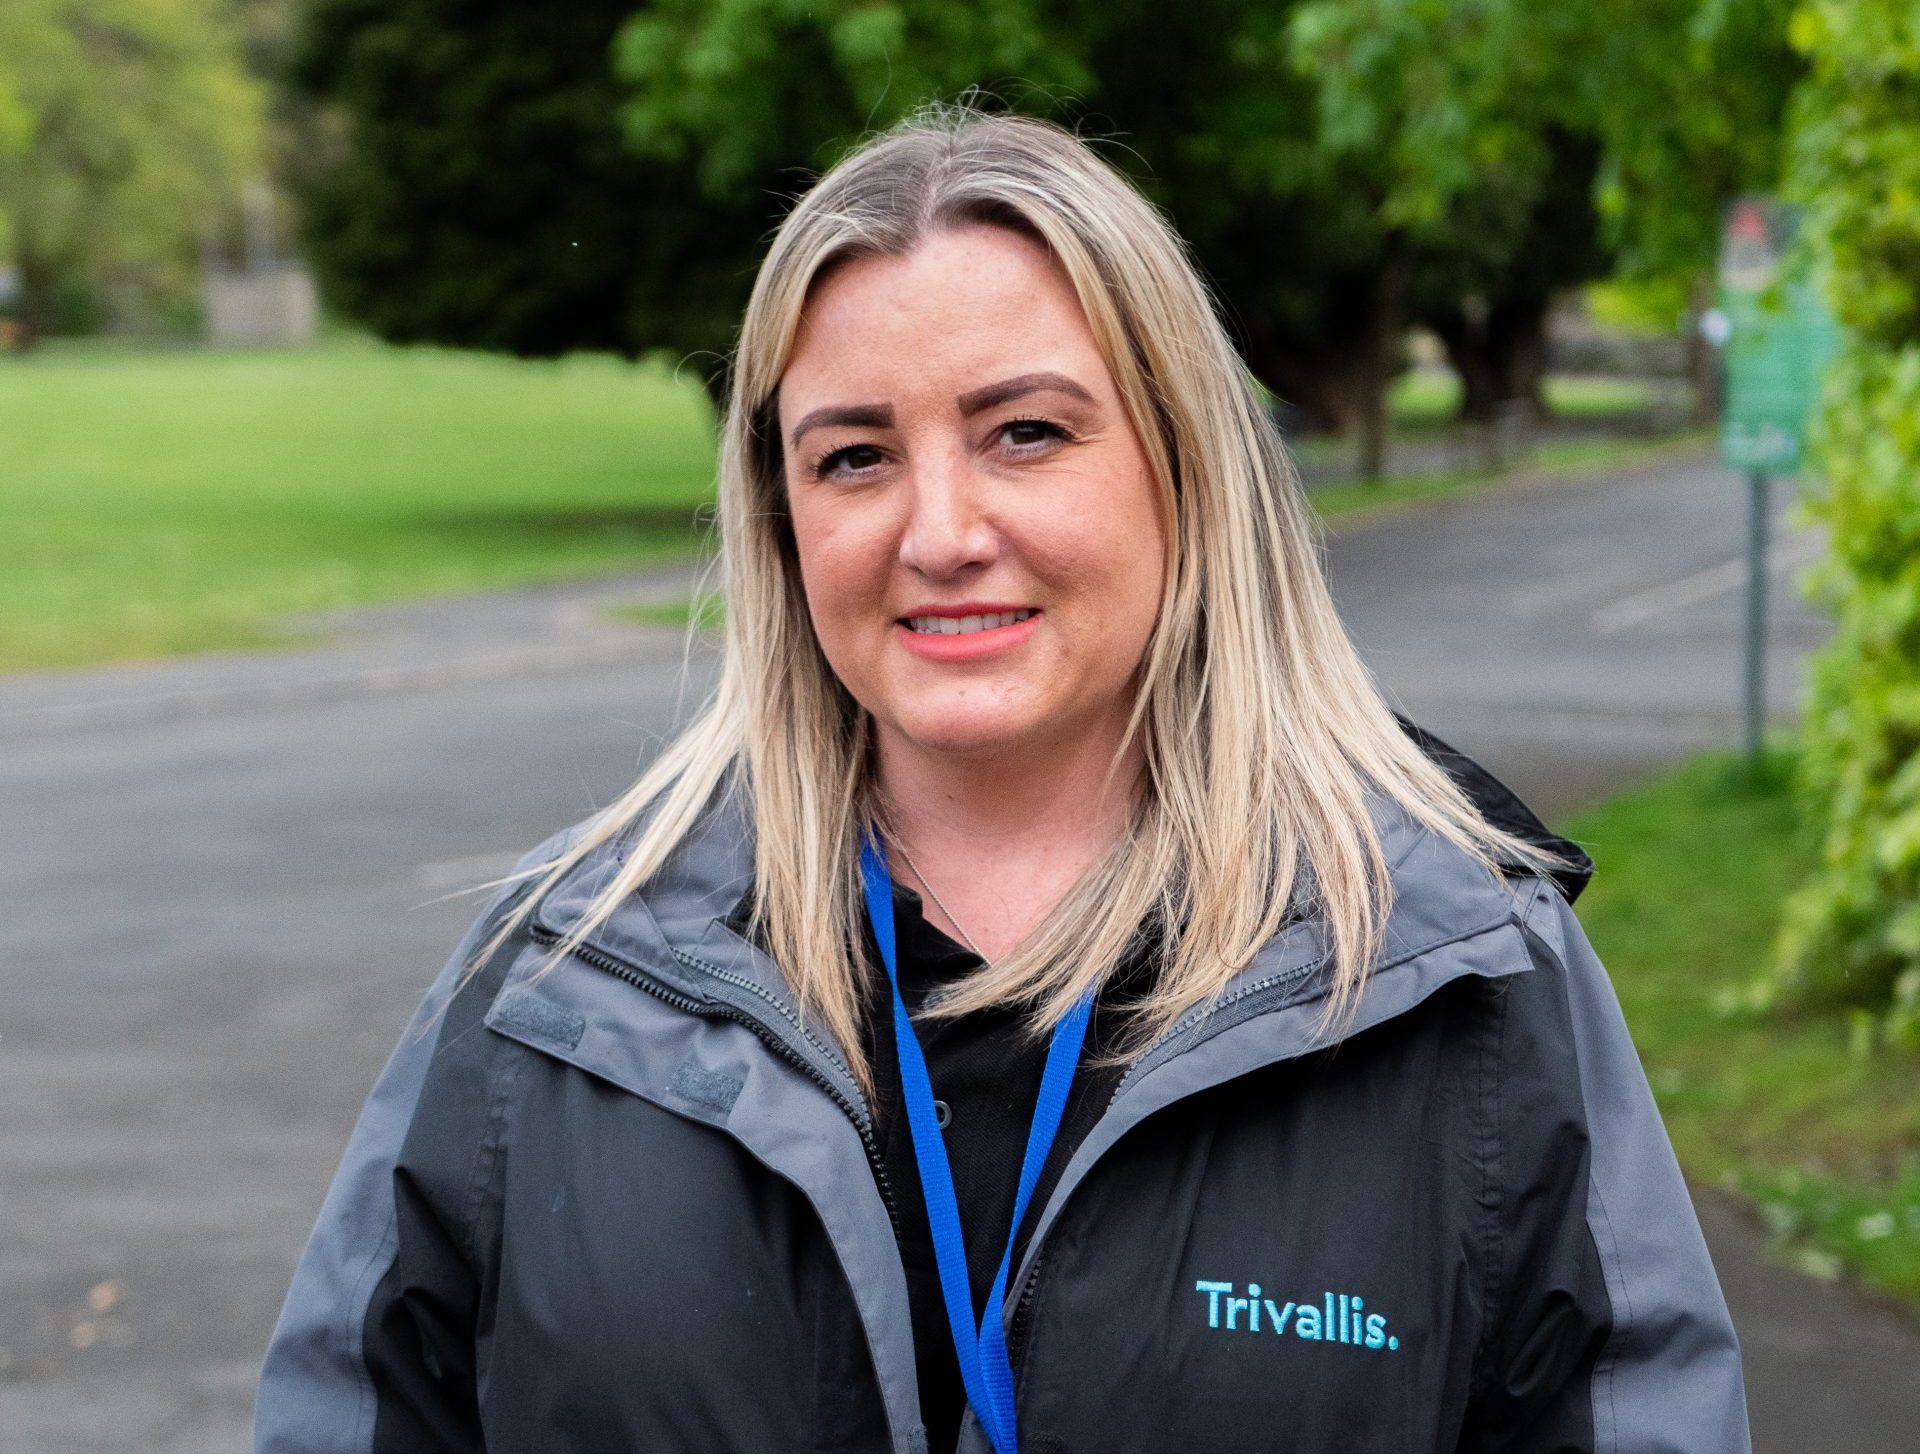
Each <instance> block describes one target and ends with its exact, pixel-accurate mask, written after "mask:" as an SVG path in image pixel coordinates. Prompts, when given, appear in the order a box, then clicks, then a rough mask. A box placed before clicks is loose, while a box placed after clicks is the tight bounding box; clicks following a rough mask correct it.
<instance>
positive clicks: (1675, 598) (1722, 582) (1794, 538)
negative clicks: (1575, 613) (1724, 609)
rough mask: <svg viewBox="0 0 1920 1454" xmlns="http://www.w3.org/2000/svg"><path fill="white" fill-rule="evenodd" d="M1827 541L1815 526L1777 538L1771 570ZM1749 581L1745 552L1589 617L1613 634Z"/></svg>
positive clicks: (1601, 631) (1801, 559) (1800, 561)
mask: <svg viewBox="0 0 1920 1454" xmlns="http://www.w3.org/2000/svg"><path fill="white" fill-rule="evenodd" d="M1824 545H1825V542H1824V541H1823V540H1822V538H1821V536H1820V534H1819V532H1817V531H1812V530H1808V531H1804V532H1802V533H1801V534H1798V535H1789V536H1787V537H1786V538H1785V539H1782V540H1778V541H1775V542H1774V545H1773V548H1772V549H1771V550H1769V551H1768V552H1767V574H1769V575H1775V574H1778V573H1779V572H1781V571H1788V570H1792V569H1794V568H1795V567H1797V566H1803V565H1805V564H1807V563H1808V562H1809V561H1811V560H1812V559H1814V557H1816V556H1817V555H1819V554H1820V552H1821V550H1822V548H1823V547H1824ZM1746 582H1747V558H1746V557H1745V556H1744V555H1742V556H1738V557H1736V558H1735V559H1733V560H1728V561H1722V562H1721V563H1720V564H1719V565H1715V566H1709V567H1707V569H1705V570H1702V571H1695V572H1694V573H1693V574H1692V575H1690V576H1682V577H1681V578H1680V579H1679V580H1677V581H1668V582H1667V583H1666V584H1665V585H1662V586H1653V587H1650V588H1649V589H1647V590H1644V591H1635V592H1634V593H1633V594H1632V595H1631V596H1622V597H1621V598H1620V599H1619V600H1617V601H1613V602H1610V603H1609V604H1607V605H1605V606H1602V607H1601V608H1600V609H1599V610H1597V611H1595V612H1594V613H1593V615H1592V616H1591V617H1590V618H1589V619H1590V621H1591V624H1592V626H1593V629H1594V632H1595V633H1596V634H1597V635H1600V636H1611V635H1612V634H1613V633H1614V632H1616V631H1624V630H1626V629H1627V628H1628V627H1629V626H1638V625H1639V624H1640V623H1641V622H1643V621H1650V620H1652V619H1653V618H1654V617H1655V616H1658V615H1661V614H1663V613H1664V612H1667V611H1678V610H1682V609H1684V608H1686V607H1688V606H1697V605H1699V604H1700V603H1701V602H1702V601H1710V600H1712V599H1713V598H1714V597H1715V596H1724V595H1725V594H1727V592H1729V591H1737V590H1739V589H1740V588H1741V587H1742V586H1744V585H1745V584H1746Z"/></svg>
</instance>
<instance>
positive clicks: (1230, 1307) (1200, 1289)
mask: <svg viewBox="0 0 1920 1454" xmlns="http://www.w3.org/2000/svg"><path fill="white" fill-rule="evenodd" d="M1193 1290H1194V1291H1195V1292H1197V1293H1203V1294H1205V1295H1206V1299H1207V1326H1208V1327H1209V1328H1220V1329H1224V1330H1225V1331H1226V1332H1229V1333H1240V1332H1247V1333H1266V1332H1272V1333H1278V1334H1281V1335H1282V1336H1285V1335H1286V1334H1287V1333H1289V1332H1291V1333H1292V1334H1293V1335H1294V1336H1295V1337H1297V1338H1307V1339H1311V1340H1314V1341H1317V1342H1323V1343H1351V1344H1352V1345H1354V1346H1355V1347H1357V1348H1380V1349H1384V1350H1385V1351H1386V1352H1389V1353H1391V1352H1393V1351H1394V1350H1395V1349H1397V1348H1399V1346H1400V1337H1399V1335H1398V1334H1397V1333H1389V1332H1388V1331H1387V1320H1386V1317H1385V1316H1384V1315H1383V1314H1380V1313H1368V1312H1365V1311H1364V1309H1365V1307H1366V1302H1365V1300H1364V1299H1362V1298H1360V1297H1358V1296H1356V1295H1354V1294H1352V1293H1345V1292H1342V1293H1331V1292H1329V1293H1322V1294H1321V1300H1320V1301H1319V1302H1304V1303H1291V1302H1287V1303H1275V1302H1274V1300H1273V1299H1272V1298H1270V1297H1264V1296H1262V1295H1261V1292H1260V1284H1259V1283H1257V1282H1250V1283H1248V1284H1247V1291H1246V1295H1245V1296H1244V1297H1236V1296H1234V1285H1233V1284H1232V1283H1230V1282H1196V1283H1195V1284H1194V1285H1193Z"/></svg>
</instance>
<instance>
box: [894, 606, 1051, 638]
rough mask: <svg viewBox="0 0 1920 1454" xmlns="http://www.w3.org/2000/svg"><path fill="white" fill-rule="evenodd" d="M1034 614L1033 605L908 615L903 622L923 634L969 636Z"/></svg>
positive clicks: (1012, 623)
mask: <svg viewBox="0 0 1920 1454" xmlns="http://www.w3.org/2000/svg"><path fill="white" fill-rule="evenodd" d="M1033 614H1034V611H1033V608H1032V607H1026V608H1024V609H1022V610H1018V611H995V612H992V613H990V614H987V615H980V616H906V617H902V618H901V619H902V622H903V624H904V625H905V626H906V628H907V629H908V630H909V631H915V632H918V633H919V634H920V635H922V636H967V635H971V634H972V633H973V632H975V631H993V630H997V629H998V628H1000V627H1002V626H1013V625H1017V624H1018V623H1019V622H1022V621H1024V620H1026V619H1027V618H1028V617H1029V616H1032V615H1033Z"/></svg>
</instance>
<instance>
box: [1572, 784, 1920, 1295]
mask: <svg viewBox="0 0 1920 1454" xmlns="http://www.w3.org/2000/svg"><path fill="white" fill-rule="evenodd" d="M1568 832H1569V833H1570V835H1571V836H1572V837H1575V838H1577V839H1578V840H1579V841H1580V842H1581V843H1582V844H1583V845H1584V846H1585V847H1586V848H1587V850H1588V851H1589V852H1590V853H1592V855H1593V857H1594V859H1595V861H1596V862H1597V864H1598V866H1599V871H1598V873H1597V874H1596V875H1595V878H1594V881H1593V884H1592V886H1591V887H1590V888H1589V889H1588V890H1587V892H1586V893H1585V894H1584V895H1582V897H1581V899H1580V902H1579V905H1578V909H1579V914H1580V918H1581V921H1582V922H1583V923H1584V924H1585V925H1586V928H1587V932H1588V934H1589V936H1590V937H1591V938H1592V940H1593V942H1594V946H1595V948H1596V949H1598V950H1599V952H1600V956H1601V958H1602V959H1603V960H1604V961H1605V962H1606V964H1607V967H1608V969H1609V970H1610V971H1611V973H1612V975H1613V980H1614V984H1615V986H1616V987H1617V989H1618V990H1619V993H1620V999H1621V1004H1622V1005H1623V1007H1624V1008H1625V1010H1626V1015H1627V1020H1628V1023H1629V1024H1630V1025H1631V1027H1632V1029H1633V1036H1634V1041H1635V1043H1636V1044H1637V1045H1638V1046H1639V1049H1640V1055H1641V1059H1642V1061H1643V1062H1644V1063H1645V1065H1646V1068H1647V1076H1648V1079H1649V1080H1650V1081H1651V1082H1652V1084H1653V1089H1654V1094H1655V1096H1656V1098H1657V1099H1658V1100H1659V1103H1660V1108H1661V1113H1662V1115H1663V1116H1664V1117H1665V1119H1666V1123H1667V1130H1668V1132H1669V1134H1670V1135H1671V1136H1672V1138H1673V1142H1674V1147H1675V1150H1676V1152H1677V1153H1678V1155H1679V1157H1680V1162H1681V1164H1682V1165H1683V1166H1684V1167H1685V1168H1686V1169H1687V1172H1688V1174H1689V1175H1691V1176H1693V1177H1695V1178H1698V1179H1700V1180H1704V1181H1709V1182H1715V1183H1718V1184H1720V1185H1722V1186H1726V1187H1729V1188H1732V1189H1734V1190H1737V1191H1739V1192H1742V1193H1744V1194H1746V1195H1747V1196H1749V1197H1751V1198H1752V1199H1753V1200H1754V1201H1755V1202H1756V1203H1757V1204H1758V1206H1759V1207H1760V1209H1761V1211H1762V1213H1763V1215H1764V1216H1765V1217H1766V1220H1767V1222H1768V1224H1769V1226H1770V1227H1771V1229H1772V1231H1773V1233H1774V1237H1775V1245H1776V1247H1777V1249H1778V1250H1779V1252H1780V1253H1781V1255H1783V1256H1785V1257H1787V1258H1788V1259H1790V1260H1791V1261H1793V1262H1795V1263H1796V1264H1797V1265H1799V1266H1800V1267H1801V1268H1803V1269H1804V1270H1806V1271H1808V1272H1812V1273H1814V1274H1816V1275H1819V1276H1824V1277H1832V1276H1837V1275H1839V1274H1840V1273H1842V1272H1848V1273H1852V1274H1854V1275H1856V1276H1858V1277H1859V1278H1860V1280H1861V1281H1863V1282H1865V1283H1867V1284H1868V1285H1870V1286H1872V1287H1875V1288H1878V1289H1880V1290H1881V1291H1883V1292H1887V1293H1890V1294H1893V1295H1894V1296H1896V1297H1898V1298H1900V1299H1902V1300H1904V1301H1905V1302H1906V1303H1907V1304H1908V1305H1909V1306H1911V1307H1915V1308H1920V1056H1914V1055H1901V1054H1897V1053H1894V1052H1890V1051H1886V1050H1884V1049H1882V1050H1874V1051H1867V1050H1866V1049H1865V1048H1864V1047H1861V1048H1856V1046H1855V1044H1854V1038H1855V1037H1854V1036H1853V1035H1852V1034H1850V1032H1849V1027H1848V1024H1847V1023H1846V1021H1845V1020H1844V1019H1840V1018H1820V1019H1808V1020H1799V1021H1785V1022H1773V1021H1753V1020H1729V1019H1725V1018H1723V1017H1721V1016H1720V1015H1719V1014H1717V1013H1716V1012H1715V1009H1714V997H1715V994H1716V992H1717V991H1718V990H1720V989H1721V988H1722V987H1723V986H1729V985H1733V984H1735V983H1737V982H1738V981H1740V980H1741V979H1743V978H1744V977H1745V976H1747V975H1748V974H1749V973H1750V972H1752V970H1753V969H1754V968H1755V967H1756V966H1758V965H1759V964H1760V963H1761V962H1762V961H1763V959H1764V957H1765V955H1766V952H1767V947H1768V943H1769V940H1770V937H1771V935H1772V932H1773V924H1774V914H1775V911H1776V908H1777V906H1778V904H1779V902H1780V900H1781V898H1782V896H1783V895H1784V894H1785V893H1786V892H1787V891H1788V890H1789V888H1790V887H1791V886H1792V885H1793V884H1795V883H1796V882H1797V881H1798V880H1799V879H1800V878H1801V876H1802V875H1803V874H1804V873H1805V872H1806V870H1807V868H1808V866H1809V865H1810V864H1811V863H1812V861H1813V859H1814V852H1813V847H1812V845H1811V844H1810V843H1808V842H1806V841H1805V840H1804V838H1803V837H1802V836H1801V835H1800V833H1799V831H1798V828H1797V824H1796V816H1795V812H1794V806H1793V801H1792V798H1791V797H1790V795H1789V793H1788V791H1787V786H1786V782H1785V764H1784V762H1783V761H1781V760H1775V761H1774V762H1773V763H1772V764H1770V767H1769V770H1768V771H1767V772H1766V774H1765V775H1763V776H1762V777H1761V778H1760V779H1759V780H1754V779H1753V778H1751V777H1749V775H1748V773H1747V772H1746V769H1745V767H1744V765H1743V764H1742V763H1741V762H1740V760H1739V759H1738V757H1737V756H1732V755H1723V754H1714V755H1710V756H1707V757H1703V758H1699V759H1696V760H1694V761H1692V762H1690V763H1688V764H1687V765H1685V766H1684V767H1682V768H1680V769H1679V770H1677V771H1675V772H1674V773H1672V774H1670V775H1669V776H1667V777H1664V778H1662V779H1661V780H1659V781H1657V782H1655V783H1653V784H1651V785H1649V786H1647V787H1644V788H1641V789H1639V790H1637V791H1634V792H1630V793H1627V794H1625V795H1624V796H1622V797H1619V798H1616V799H1614V800H1612V801H1611V802H1609V803H1607V804H1605V805H1603V806H1601V807H1599V808H1596V809H1594V810H1592V811H1591V812H1588V813H1586V814H1584V815H1582V816H1581V817H1580V818H1579V819H1578V820H1577V821H1575V822H1574V823H1573V824H1571V825H1570V827H1569V829H1568Z"/></svg>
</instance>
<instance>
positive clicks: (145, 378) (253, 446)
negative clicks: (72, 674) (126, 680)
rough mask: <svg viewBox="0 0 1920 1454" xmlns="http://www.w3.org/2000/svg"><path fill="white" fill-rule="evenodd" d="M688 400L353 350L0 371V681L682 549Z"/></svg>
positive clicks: (697, 433) (677, 389)
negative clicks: (1, 559) (0, 443)
mask: <svg viewBox="0 0 1920 1454" xmlns="http://www.w3.org/2000/svg"><path fill="white" fill-rule="evenodd" d="M709 421H710V412H709V409H708V406H707V401H706V397H705V395H704V394H703V393H702V391H701V389H700V388H699V386H698V384H697V383H696V382H695V381H694V380H692V379H691V378H683V379H675V378H673V377H672V375H671V374H670V373H669V371H668V370H667V369H666V368H665V367H664V366H660V365H656V364H629V363H624V362H621V361H619V360H615V359H611V358H606V357H596V356H575V357H572V358H567V359H563V360H559V361H555V362H543V363H529V362H524V361H520V360H515V359H506V358H499V357H494V356H489V355H484V354H478V353H466V352H454V351H448V350H440V349H402V348H389V347H384V346H381V345H378V344H373V343H369V342H365V341H361V340H357V339H351V338H349V339H346V340H341V341H332V342H328V343H326V344H323V345H321V346H318V347H315V348H310V349H300V350H268V349H247V350H239V349H234V350H195V351H129V350H96V349H85V348H77V349H62V348H59V347H55V346H49V347H47V348H44V349H42V350H38V351H36V352H35V353H33V354H30V355H28V356H26V357H25V358H21V359H13V360H5V361H0V440H4V441H5V444H4V447H3V448H0V475H3V476H4V478H5V480H6V488H4V489H0V538H5V539H6V540H7V542H8V544H9V546H10V550H9V562H10V563H9V568H8V569H7V570H5V571H0V671H6V670H19V669H23V668H31V667H51V666H67V665H77V664H80V663H84V662H100V661H111V660H117V659H129V658H138V657H152V656H165V655H173V654H177V653H183V652H192V651H204V650H209V649H214V648H221V647H250V646H279V645H285V644H287V643H288V641H289V640H290V639H295V638H293V637H292V636H291V633H290V632H289V631H288V630H287V629H286V628H285V627H284V626H283V625H282V624H281V623H283V622H284V621H285V620H286V619H287V618H288V617H290V616H296V615H298V614H300V613H305V612H310V611H320V610H326V609H331V608H335V607H340V606H350V605H358V604H363V603H368V602H374V601H383V600H393V599H399V598H402V597H418V596H426V595H434V594H452V593H457V592H463V591H470V590H477V589H481V588H484V587H491V586H508V585H517V584H524V583H527V582H531V581H536V580H555V579H563V578H568V577H579V576H585V575H592V574H601V573H605V572H607V571H611V570H618V569H621V568H623V567H626V566H630V565H633V564H638V563H643V562H646V561H650V560H657V559H662V558H667V557H675V556H681V555H684V554H685V553H687V552H688V551H689V550H691V549H693V548H694V547H695V546H696V544H697V543H698V540H699V512H701V511H702V510H703V509H704V507H705V506H706V504H707V502H708V501H709V499H710V498H711V493H710V492H711V480H712V469H713V445H712V433H711V426H710V422H709Z"/></svg>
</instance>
